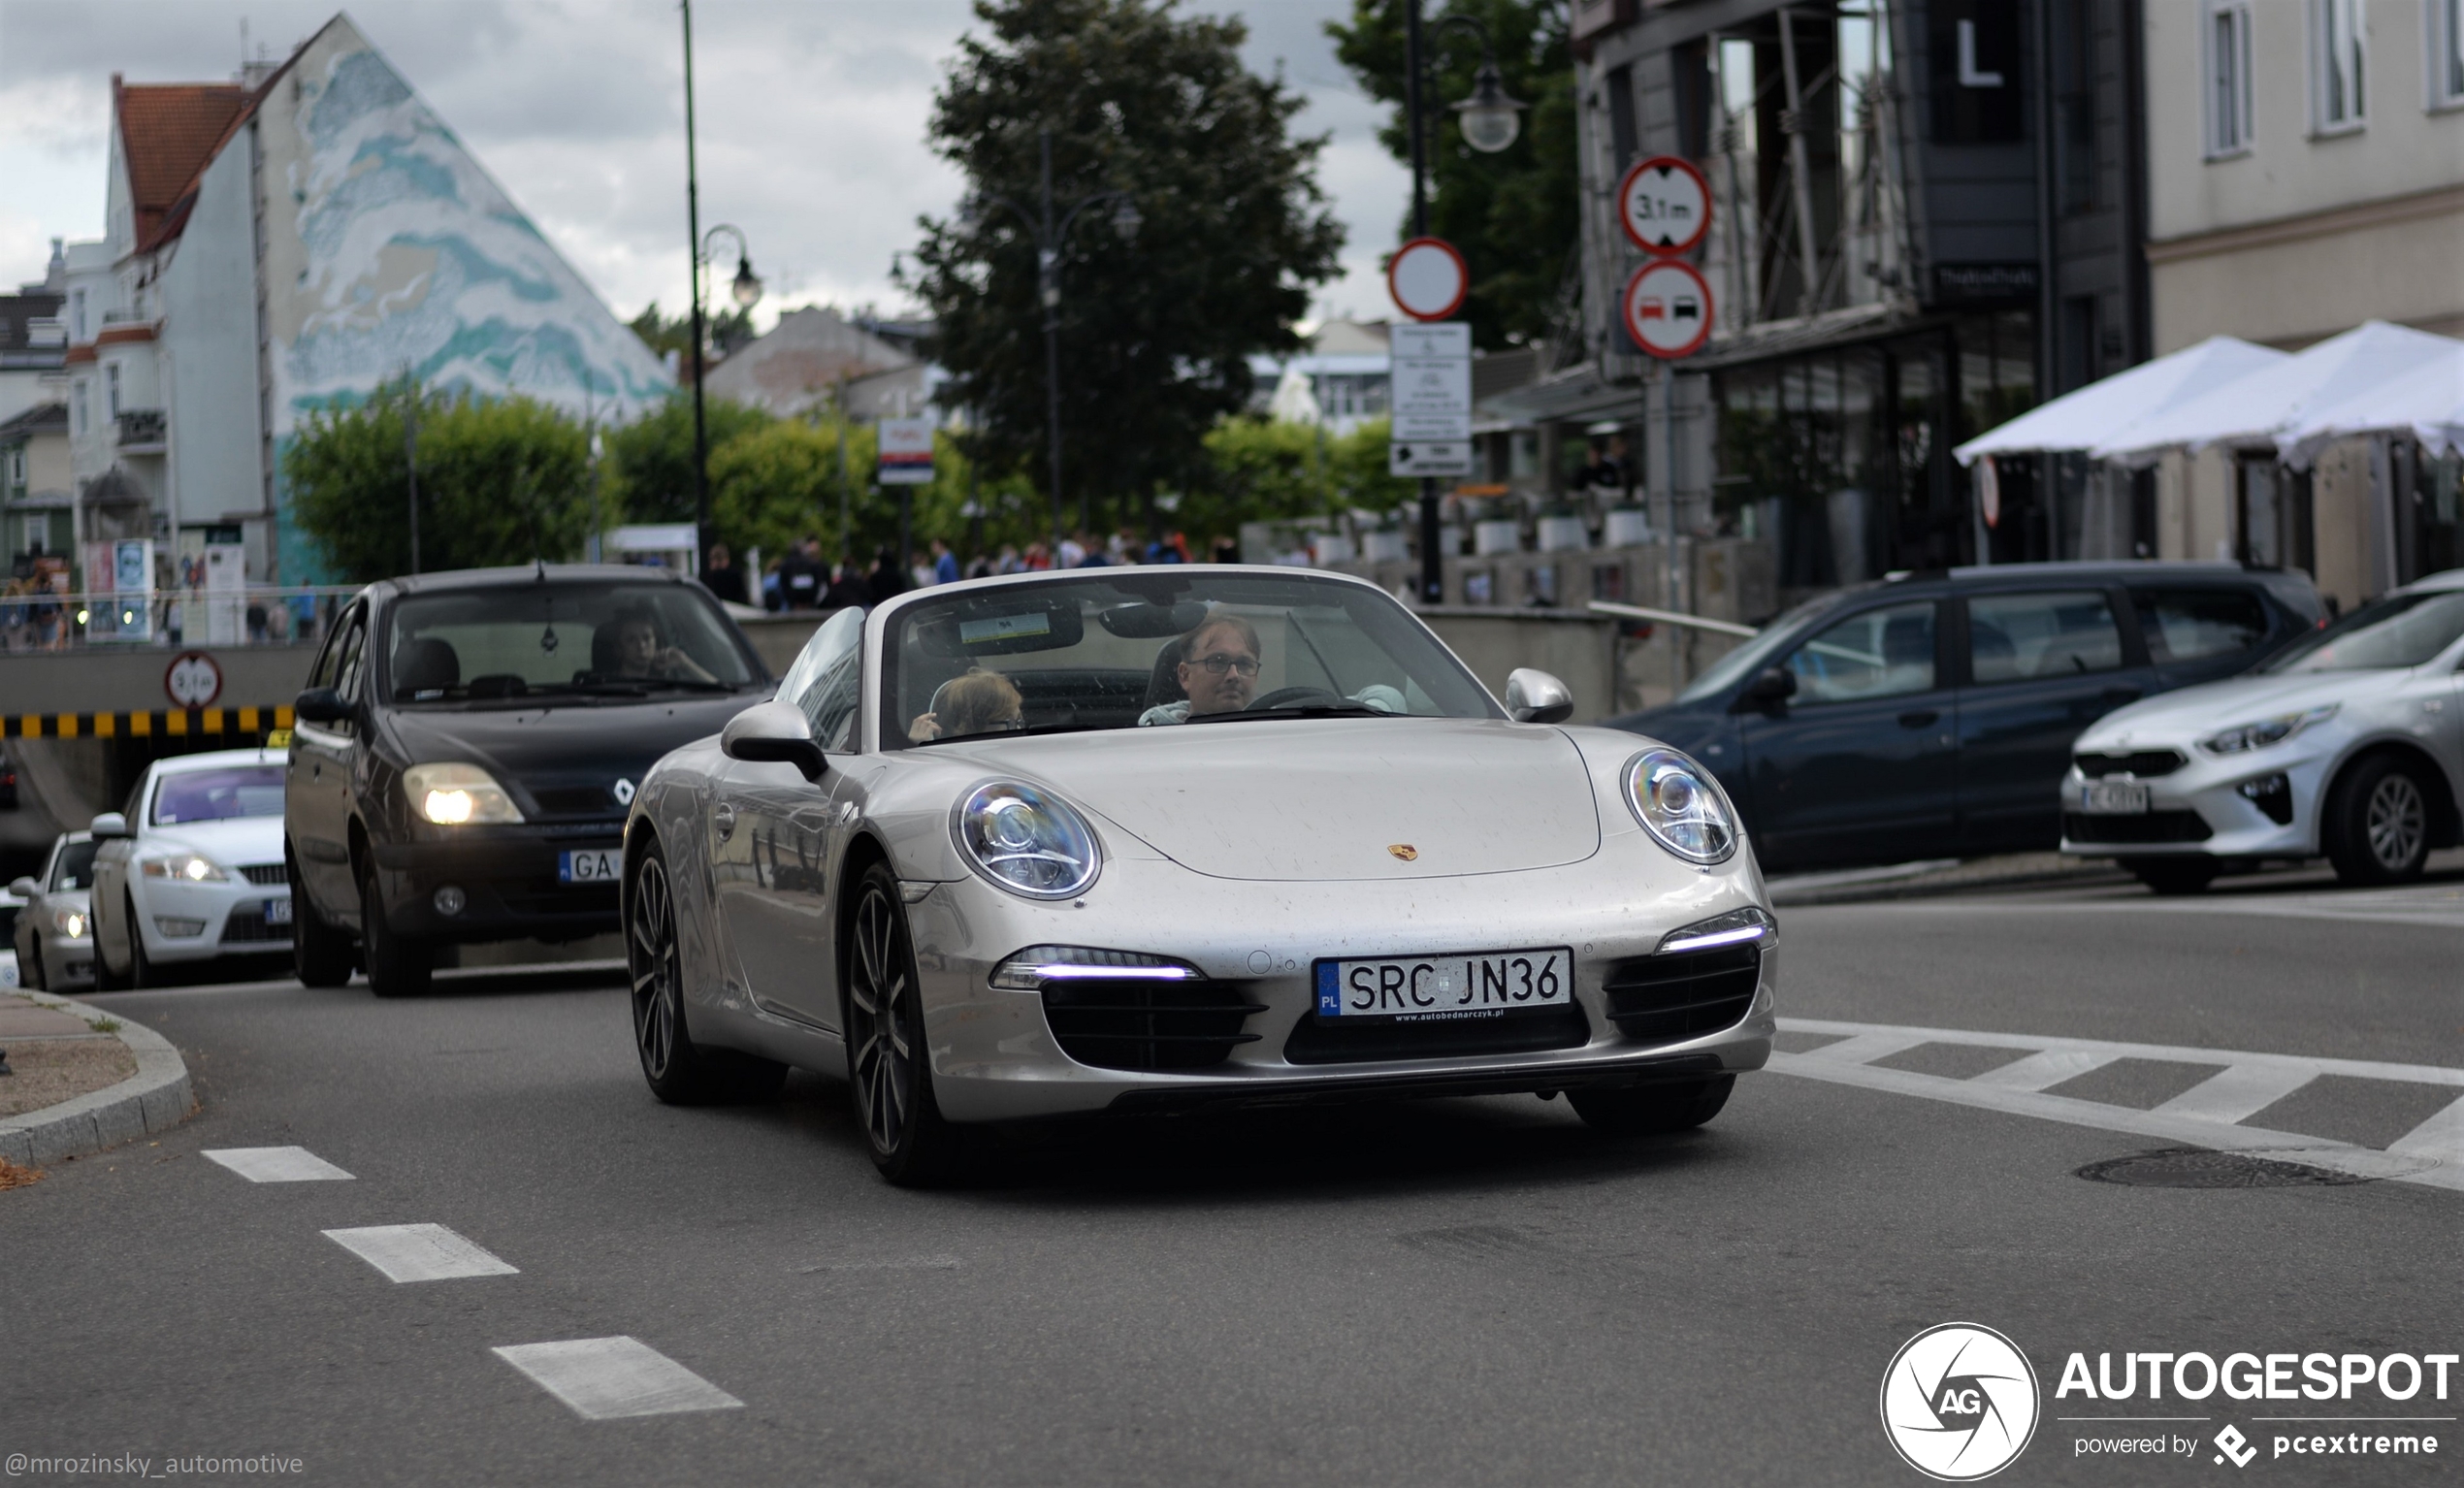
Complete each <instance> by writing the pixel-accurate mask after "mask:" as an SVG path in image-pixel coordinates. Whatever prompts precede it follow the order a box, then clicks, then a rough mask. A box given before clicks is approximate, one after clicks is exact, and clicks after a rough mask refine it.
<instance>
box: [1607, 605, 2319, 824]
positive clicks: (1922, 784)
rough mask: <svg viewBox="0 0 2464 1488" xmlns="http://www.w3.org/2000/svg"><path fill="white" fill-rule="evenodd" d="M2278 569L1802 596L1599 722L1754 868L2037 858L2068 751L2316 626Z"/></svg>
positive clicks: (2315, 613)
mask: <svg viewBox="0 0 2464 1488" xmlns="http://www.w3.org/2000/svg"><path fill="white" fill-rule="evenodd" d="M2325 615H2326V611H2325V607H2324V606H2323V605H2322V604H2321V603H2320V601H2319V598H2318V592H2317V591H2316V590H2314V589H2313V588H2312V587H2311V585H2310V581H2309V580H2308V579H2307V578H2305V577H2303V576H2302V575H2300V574H2298V573H2284V572H2277V571H2272V570H2259V569H2245V568H2242V567H2239V566H2234V565H2230V564H2197V563H2125V564H2013V565H2005V566H1997V567H1987V568H1953V569H1950V570H1947V571H1935V572H1932V573H1913V574H1905V575H1898V576H1895V577H1892V578H1888V579H1884V580H1882V581H1880V582H1878V583H1872V584H1863V585H1859V586H1857V587H1854V588H1851V589H1845V590H1841V591H1839V592H1837V593H1835V594H1829V595H1825V596H1823V597H1822V598H1818V599H1814V600H1811V601H1809V602H1807V603H1805V604H1803V605H1800V606H1799V607H1798V608H1797V609H1795V610H1792V611H1790V612H1789V613H1788V614H1786V615H1783V616H1781V617H1780V618H1779V619H1777V620H1775V621H1773V622H1772V623H1771V624H1770V625H1768V626H1767V627H1765V628H1764V629H1763V630H1762V631H1761V632H1760V633H1758V634H1756V635H1755V636H1754V637H1753V638H1752V639H1750V640H1748V641H1746V642H1745V643H1744V644H1742V645H1740V646H1738V647H1737V648H1736V649H1735V651H1732V652H1730V653H1729V654H1728V655H1726V656H1724V657H1722V658H1720V659H1719V661H1718V662H1716V663H1713V664H1712V666H1711V667H1710V668H1709V669H1708V670H1706V671H1704V672H1703V673H1702V676H1700V677H1698V678H1696V679H1695V681H1694V682H1693V684H1692V685H1691V686H1689V687H1687V688H1686V689H1685V690H1684V691H1682V692H1680V693H1679V694H1678V695H1677V696H1676V700H1675V701H1674V702H1672V703H1670V704H1669V705H1667V706H1665V707H1659V708H1650V709H1646V710H1644V711H1643V712H1640V713H1632V714H1628V715H1626V716H1625V717H1623V718H1614V719H1609V720H1607V722H1608V723H1609V724H1610V725H1612V726H1613V727H1616V728H1630V729H1632V730H1634V731H1635V732H1637V733H1642V734H1648V735H1650V736H1651V737H1653V738H1656V739H1660V740H1663V741H1665V742H1667V743H1670V744H1673V745H1675V746H1676V747H1677V748H1679V749H1682V750H1684V751H1685V752H1686V753H1688V754H1690V755H1692V756H1694V757H1695V758H1696V759H1697V760H1701V761H1702V763H1703V764H1704V765H1706V766H1708V767H1709V769H1710V770H1711V772H1712V773H1713V774H1714V775H1716V776H1717V777H1719V781H1720V784H1721V785H1722V787H1724V788H1725V789H1726V790H1727V792H1728V793H1729V795H1730V797H1731V798H1732V799H1733V800H1734V801H1735V804H1736V807H1737V809H1738V811H1739V812H1740V813H1741V814H1742V815H1743V816H1744V818H1745V822H1746V825H1747V827H1748V829H1749V830H1750V831H1751V832H1752V834H1753V840H1754V849H1755V852H1756V854H1757V855H1758V857H1760V858H1761V861H1762V864H1763V866H1764V868H1765V869H1766V870H1767V871H1774V872H1780V871H1791V870H1799V869H1806V868H1818V867H1845V866H1849V865H1853V864H1859V863H1884V862H1906V861H1909V860H1912V859H1917V858H1929V857H1975V856H1979V855H1983V854H1989V853H2013V852H2030V851H2045V852H2051V851H2052V850H2053V849H2054V848H2055V847H2056V846H2058V845H2059V842H2060V840H2061V802H2060V787H2061V779H2062V774H2063V772H2064V771H2065V770H2067V769H2068V768H2069V765H2070V745H2071V741H2072V740H2074V739H2076V738H2077V737H2078V736H2079V734H2080V732H2081V730H2083V729H2085V728H2087V727H2088V726H2089V725H2090V724H2091V723H2093V722H2095V721H2096V720H2097V719H2098V718H2100V717H2102V716H2104V715H2105V714H2107V713H2110V712H2112V711H2113V710H2114V709H2116V708H2119V707H2121V706H2122V705H2123V704H2124V703H2127V702H2134V701H2136V700H2137V699H2139V698H2141V697H2145V696H2149V695H2152V694H2156V693H2163V692H2170V691H2172V690H2173V689H2175V688H2179V687H2188V686H2190V685H2191V684H2193V683H2198V682H2211V681H2214V680H2216V679H2217V678H2219V677H2227V676H2231V675H2232V674H2234V673H2235V672H2239V671H2243V670H2246V669H2247V668H2249V667H2251V666H2253V665H2256V664H2257V663H2259V662H2261V661H2264V660H2266V658H2267V657H2268V656H2270V655H2272V654H2273V653H2274V652H2276V651H2277V650H2278V649H2280V648H2281V647H2284V646H2286V645H2287V644H2289V643H2290V642H2291V641H2292V640H2293V639H2294V638H2295V637H2297V636H2300V635H2303V634H2305V633H2307V632H2309V631H2312V630H2315V629H2316V628H2318V626H2319V625H2320V624H2322V623H2323V622H2324V619H2325Z"/></svg>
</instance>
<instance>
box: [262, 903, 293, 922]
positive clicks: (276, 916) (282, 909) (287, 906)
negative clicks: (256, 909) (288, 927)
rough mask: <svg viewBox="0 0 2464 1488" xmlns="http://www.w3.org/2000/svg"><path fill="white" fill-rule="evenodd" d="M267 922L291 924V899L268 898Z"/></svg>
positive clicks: (266, 905)
mask: <svg viewBox="0 0 2464 1488" xmlns="http://www.w3.org/2000/svg"><path fill="white" fill-rule="evenodd" d="M265 922H266V923H268V924H289V923H290V922H291V901H290V900H288V899H268V900H266V901H265Z"/></svg>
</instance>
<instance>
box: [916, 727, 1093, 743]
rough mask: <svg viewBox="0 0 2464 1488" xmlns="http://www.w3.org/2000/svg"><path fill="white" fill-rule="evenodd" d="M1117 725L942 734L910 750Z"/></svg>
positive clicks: (1085, 730)
mask: <svg viewBox="0 0 2464 1488" xmlns="http://www.w3.org/2000/svg"><path fill="white" fill-rule="evenodd" d="M1098 728H1119V725H1117V724H1037V725H1036V726H1035V727H1034V728H989V729H986V730H985V731H984V732H982V733H944V734H939V735H936V736H934V737H932V738H929V739H917V740H915V741H913V743H912V744H911V746H910V747H911V748H915V749H922V748H924V746H925V745H927V744H981V743H983V742H984V741H985V740H987V739H1022V738H1025V737H1027V736H1028V735H1030V734H1037V733H1090V732H1093V731H1094V730H1096V729H1098Z"/></svg>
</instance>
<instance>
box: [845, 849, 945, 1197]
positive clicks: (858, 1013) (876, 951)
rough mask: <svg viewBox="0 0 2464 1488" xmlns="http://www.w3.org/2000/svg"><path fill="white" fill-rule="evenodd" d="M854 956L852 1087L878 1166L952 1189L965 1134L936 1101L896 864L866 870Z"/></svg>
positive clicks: (900, 1177)
mask: <svg viewBox="0 0 2464 1488" xmlns="http://www.w3.org/2000/svg"><path fill="white" fill-rule="evenodd" d="M844 955H845V964H846V977H845V979H844V981H843V983H842V985H843V986H844V987H846V988H847V1015H846V1016H847V1074H848V1082H847V1084H848V1090H849V1093H850V1094H851V1095H852V1096H853V1097H854V1099H855V1103H856V1119H857V1122H858V1123H859V1125H861V1126H862V1127H863V1129H864V1141H865V1145H866V1146H867V1147H869V1148H871V1150H872V1156H873V1166H874V1167H876V1168H879V1169H880V1170H881V1176H882V1177H884V1178H886V1179H888V1180H890V1181H892V1182H893V1183H897V1184H900V1185H902V1186H907V1187H924V1186H928V1185H931V1184H934V1183H938V1182H944V1181H948V1180H949V1179H950V1178H951V1177H953V1176H954V1175H955V1173H956V1169H957V1165H958V1157H959V1150H958V1133H957V1132H956V1130H955V1129H953V1128H952V1126H951V1125H950V1123H949V1122H948V1121H946V1120H944V1119H943V1118H942V1116H941V1107H940V1105H939V1103H938V1102H936V1101H935V1100H934V1099H933V1097H932V1065H931V1061H930V1060H929V1059H928V1058H927V1057H926V1056H925V1053H924V1005H923V1002H922V999H921V997H920V995H919V988H918V985H917V978H916V953H915V946H914V943H913V942H912V941H910V940H909V939H908V935H907V914H906V908H905V905H904V904H903V903H902V902H901V901H900V899H899V897H898V880H897V878H896V877H895V876H893V875H892V873H891V871H890V867H889V865H888V864H887V863H879V862H876V863H874V864H873V865H872V866H871V867H869V868H866V869H865V870H864V876H863V877H862V879H860V880H859V882H858V884H857V886H856V912H855V915H854V916H853V917H852V920H851V922H850V924H849V928H848V935H847V946H846V949H845V952H844Z"/></svg>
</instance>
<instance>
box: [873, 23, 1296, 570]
mask: <svg viewBox="0 0 2464 1488" xmlns="http://www.w3.org/2000/svg"><path fill="white" fill-rule="evenodd" d="M976 14H977V15H978V16H980V17H982V19H983V21H984V29H983V30H982V31H979V32H976V33H972V34H970V35H968V36H967V37H965V38H964V39H962V40H961V41H960V42H959V44H958V55H957V58H956V61H955V62H954V63H953V64H952V66H951V69H950V72H949V75H948V77H947V78H946V79H945V80H944V81H943V85H942V88H941V91H940V93H939V94H938V96H937V97H936V98H935V100H934V111H933V116H932V123H931V128H930V139H931V141H932V144H933V146H934V148H935V149H937V150H938V151H940V153H941V154H942V155H943V156H944V157H945V158H947V159H949V160H950V161H951V162H952V163H953V164H955V165H956V166H957V167H958V168H959V169H960V170H961V171H963V172H965V173H966V177H967V179H968V181H969V183H970V186H971V188H972V191H973V194H974V197H975V199H976V200H977V202H978V204H979V207H980V210H978V211H977V212H975V213H974V214H972V215H970V214H966V213H961V214H960V215H959V216H957V217H955V218H952V219H950V220H946V221H935V220H932V219H930V218H926V219H924V220H922V221H921V222H920V224H919V225H920V226H921V227H922V229H923V232H924V240H923V242H922V243H921V244H920V245H919V246H918V247H917V249H916V251H915V261H916V266H917V267H916V270H915V271H914V273H913V275H912V276H911V277H910V278H909V280H908V282H909V283H910V285H911V287H912V288H913V290H914V291H915V293H916V294H917V296H918V297H919V298H920V299H921V300H922V301H923V302H924V305H925V307H927V308H928V309H929V310H930V311H931V313H932V315H933V317H934V320H935V324H936V333H935V339H934V343H933V345H932V347H931V351H932V354H933V355H934V356H935V358H936V359H937V360H938V361H939V362H940V363H941V365H942V366H944V367H946V368H948V369H949V370H950V372H951V373H952V382H951V386H950V387H949V389H948V390H947V391H946V392H945V393H944V395H943V397H942V401H943V403H944V404H949V405H953V406H959V407H964V408H966V409H968V410H969V413H970V421H971V426H972V428H971V432H970V434H969V436H968V437H967V441H966V442H967V445H968V448H969V450H970V452H971V453H972V454H973V455H974V456H975V457H976V458H978V459H980V460H982V461H983V462H984V463H985V465H986V466H987V467H989V468H990V469H999V470H1019V471H1024V472H1028V473H1029V474H1030V477H1031V478H1033V479H1035V480H1037V481H1039V482H1041V481H1043V480H1044V479H1046V478H1047V477H1046V474H1045V466H1044V463H1043V462H1044V456H1045V438H1046V436H1045V429H1046V422H1045V417H1046V416H1045V398H1046V374H1045V350H1044V338H1043V336H1042V334H1041V328H1042V324H1043V319H1042V308H1041V307H1040V305H1039V303H1038V294H1039V286H1038V278H1037V265H1036V243H1035V239H1034V235H1033V234H1032V232H1030V231H1029V230H1028V229H1027V226H1026V224H1024V223H1022V222H1021V221H1020V220H1019V219H1018V218H1017V217H1016V216H1015V215H1014V214H1013V213H1012V212H1011V211H1009V210H1005V209H1003V208H1001V207H998V206H995V205H992V204H991V198H992V197H993V196H995V195H997V196H1000V197H1004V198H1007V199H1008V200H1009V201H1011V202H1014V203H1017V204H1018V205H1019V206H1020V207H1021V208H1024V209H1026V210H1030V211H1032V210H1037V203H1038V196H1039V175H1038V173H1039V169H1040V164H1039V145H1038V131H1039V130H1040V129H1045V128H1049V129H1050V130H1051V131H1052V139H1053V190H1054V200H1055V202H1056V203H1057V204H1059V205H1060V206H1063V207H1066V206H1067V205H1068V204H1069V203H1072V202H1075V201H1077V200H1078V199H1080V198H1081V197H1083V196H1086V195H1088V194H1090V193H1093V192H1098V191H1104V190H1116V189H1117V190H1124V191H1127V192H1129V193H1130V194H1131V197H1132V199H1133V200H1134V202H1135V203H1136V206H1137V210H1138V212H1139V214H1140V215H1141V216H1142V217H1143V218H1144V224H1143V226H1141V227H1140V228H1139V230H1138V232H1137V235H1136V237H1135V240H1134V241H1123V240H1122V239H1121V238H1120V237H1119V235H1118V234H1117V233H1116V232H1115V230H1114V226H1113V223H1112V220H1111V212H1110V210H1108V209H1106V208H1096V209H1093V210H1089V211H1087V212H1086V213H1085V214H1083V215H1082V216H1081V217H1080V218H1079V220H1078V223H1077V225H1076V226H1075V227H1074V228H1073V229H1072V231H1071V232H1070V235H1069V237H1068V240H1067V242H1066V243H1065V244H1064V245H1063V247H1062V250H1061V254H1060V264H1059V281H1060V308H1059V315H1060V325H1061V331H1060V346H1061V372H1060V377H1059V384H1060V388H1061V426H1062V435H1063V442H1064V450H1063V460H1062V478H1063V483H1064V485H1065V487H1066V488H1067V489H1066V490H1065V491H1064V493H1063V496H1064V498H1065V500H1066V499H1068V498H1076V499H1077V501H1074V502H1072V503H1071V504H1072V505H1073V506H1075V507H1077V508H1078V509H1086V508H1087V507H1089V506H1092V509H1093V515H1094V520H1096V521H1097V522H1101V521H1103V520H1104V516H1103V513H1102V508H1101V507H1100V506H1093V503H1092V501H1090V500H1089V499H1090V498H1094V499H1101V500H1106V501H1110V502H1111V503H1112V504H1113V517H1112V519H1113V520H1116V521H1121V520H1134V519H1135V518H1136V517H1137V515H1138V514H1139V513H1140V512H1142V511H1143V509H1144V499H1145V497H1146V496H1147V495H1148V494H1149V493H1151V491H1152V490H1153V489H1154V487H1155V485H1156V484H1157V483H1158V482H1177V481H1179V480H1181V479H1183V477H1184V474H1185V472H1186V471H1188V470H1190V469H1193V468H1194V467H1196V466H1197V465H1198V464H1199V463H1200V462H1201V461H1202V459H1203V455H1202V451H1201V445H1202V442H1203V441H1204V439H1205V437H1206V435H1207V432H1208V431H1209V430H1210V429H1212V428H1214V427H1215V425H1216V421H1217V420H1218V419H1220V418H1222V417H1223V416H1224V415H1226V414H1228V413H1231V412H1234V411H1236V410H1238V409H1239V408H1241V407H1242V406H1243V405H1244V404H1246V403H1247V402H1248V397H1249V394H1250V383H1251V378H1250V373H1249V368H1248V360H1247V358H1248V354H1249V353H1251V352H1255V351H1287V350H1292V349H1296V348H1297V346H1298V339H1297V338H1296V337H1295V336H1294V334H1293V332H1292V329H1291V327H1292V323H1293V322H1294V321H1296V320H1298V319H1299V318H1300V317H1301V316H1302V315H1304V314H1306V313H1307V312H1308V308H1309V297H1310V289H1311V287H1312V286H1313V285H1315V284H1318V283H1322V282H1324V281H1325V280H1326V279H1328V278H1330V277H1332V276H1333V275H1334V274H1335V271H1336V262H1335V255H1336V251H1337V249H1339V248H1340V247H1341V246H1342V243H1343V229H1342V227H1341V225H1340V224H1338V223H1337V221H1336V220H1335V218H1334V216H1333V215H1332V213H1330V212H1329V211H1328V210H1326V206H1325V197H1324V194H1323V193H1322V192H1320V191H1319V189H1318V187H1317V181H1316V176H1315V171H1316V163H1317V156H1318V152H1319V151H1320V150H1321V149H1322V148H1323V147H1324V146H1325V143H1326V142H1325V140H1324V139H1323V138H1294V137H1293V136H1292V134H1291V132H1290V127H1289V126H1290V123H1291V119H1292V116H1293V115H1294V114H1296V113H1299V112H1300V109H1301V108H1302V105H1303V102H1304V101H1303V99H1302V98H1301V97H1300V95H1298V94H1297V93H1294V92H1293V91H1291V90H1290V89H1287V88H1286V87H1284V86H1283V84H1282V81H1281V79H1272V80H1270V79H1264V78H1259V77H1256V76H1254V75H1252V74H1250V73H1249V72H1248V71H1247V70H1245V69H1244V68H1243V67H1242V66H1241V61H1240V56H1239V48H1240V46H1241V44H1242V42H1243V41H1244V40H1245V39H1246V38H1247V35H1248V32H1247V29H1246V28H1245V27H1244V26H1243V25H1242V24H1241V22H1239V21H1238V20H1235V19H1217V18H1215V17H1211V16H1194V17H1188V18H1183V17H1182V16H1177V15H1176V14H1174V8H1173V5H1172V4H1171V3H1170V0H1164V3H1162V4H1150V3H1148V0H978V4H977V6H976ZM1070 520H1071V521H1072V522H1073V523H1075V522H1076V520H1077V517H1076V512H1075V511H1073V512H1072V514H1071V517H1070Z"/></svg>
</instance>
